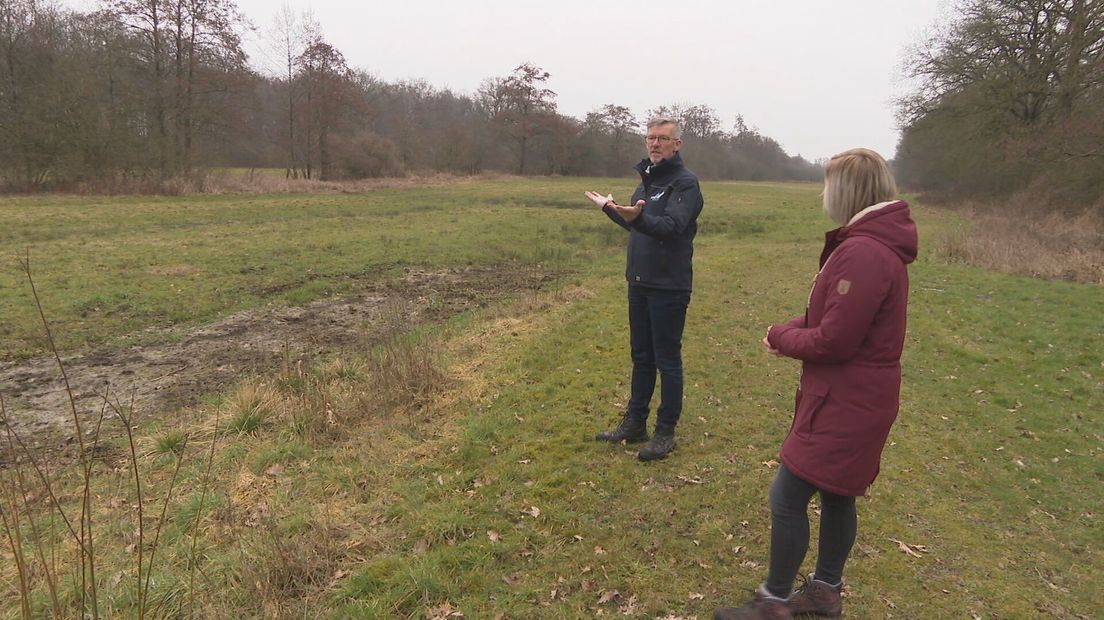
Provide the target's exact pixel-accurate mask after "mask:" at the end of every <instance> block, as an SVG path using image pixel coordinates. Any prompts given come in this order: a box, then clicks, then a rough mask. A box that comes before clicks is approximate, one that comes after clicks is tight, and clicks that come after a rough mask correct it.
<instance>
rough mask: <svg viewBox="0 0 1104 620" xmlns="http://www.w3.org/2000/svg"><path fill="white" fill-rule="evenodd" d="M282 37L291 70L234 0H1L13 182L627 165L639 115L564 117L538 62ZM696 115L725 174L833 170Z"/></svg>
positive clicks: (293, 30)
mask: <svg viewBox="0 0 1104 620" xmlns="http://www.w3.org/2000/svg"><path fill="white" fill-rule="evenodd" d="M276 22H277V26H276V27H274V28H273V29H271V31H269V32H268V33H267V34H268V39H269V40H270V42H271V47H272V49H273V51H274V53H275V55H276V56H278V57H279V59H280V64H281V67H280V69H279V70H278V71H269V72H268V73H267V74H266V73H262V72H260V71H258V70H256V69H255V68H253V67H251V66H250V64H249V61H248V58H247V56H246V54H245V52H244V51H243V49H242V34H243V33H244V32H245V30H246V28H247V27H248V24H247V22H246V20H245V18H244V17H243V16H242V15H241V13H240V11H239V10H238V8H237V6H236V4H235V2H234V1H233V0H104V1H103V2H102V3H101V5H100V7H99V8H98V9H96V10H94V11H87V12H83V11H74V10H67V9H63V8H60V7H58V6H56V5H54V4H52V3H51V2H49V1H43V0H0V184H2V185H3V187H5V188H7V189H15V190H21V191H28V190H35V189H49V188H66V187H72V186H76V185H82V184H83V185H103V186H108V187H110V185H111V184H113V183H126V182H128V181H133V180H150V181H153V182H158V181H160V182H163V181H165V180H169V179H173V178H178V177H180V176H186V175H192V174H195V173H197V172H200V173H201V172H203V171H204V170H206V169H210V168H215V167H265V168H280V169H284V170H286V174H287V175H288V176H291V177H296V178H311V179H321V180H328V179H348V178H362V177H372V176H394V175H404V174H411V173H414V174H418V173H426V172H446V173H455V174H478V173H481V172H484V171H503V172H511V173H517V174H526V175H532V174H536V175H547V174H562V175H618V176H619V175H624V174H628V173H630V172H631V169H630V166H631V164H632V163H633V162H635V161H636V160H638V159H639V158H640V157H641V154H642V152H643V147H642V141H643V134H642V131H641V129H642V127H641V120H642V119H640V118H637V117H636V116H635V115H634V114H633V112H632V111H631V110H629V109H628V108H627V107H625V106H621V105H617V104H614V103H609V104H605V105H601V106H599V107H598V108H596V109H595V110H594V111H592V112H590V113H588V114H587V115H586V117H585V118H584V119H576V118H573V117H571V116H568V115H565V114H562V113H560V112H559V110H558V108H557V102H556V93H555V92H554V91H552V90H551V89H550V88H548V82H549V78H550V77H551V76H550V74H549V73H548V72H547V71H545V70H543V69H541V68H540V67H538V66H535V65H533V64H531V63H521V64H519V65H518V66H517V67H516V68H515V69H514V70H513V71H512V72H510V73H509V74H507V75H504V76H499V77H490V78H487V79H486V80H484V81H483V83H482V84H481V85H480V86H479V88H478V90H477V91H476V92H475V93H472V94H465V93H457V92H453V91H450V90H448V89H441V88H436V87H434V86H432V85H430V84H428V83H426V82H424V81H417V80H414V81H399V82H386V81H383V80H380V79H377V78H375V77H373V76H372V75H370V74H369V73H367V72H365V71H363V70H360V69H357V68H354V67H350V66H349V64H348V61H347V60H346V58H345V57H344V55H343V54H342V52H341V51H340V50H339V49H337V48H336V47H335V46H333V45H332V44H331V43H329V42H327V40H326V38H325V36H324V35H323V33H322V30H321V28H320V27H319V25H318V24H317V23H316V22H314V21H313V20H312V19H311V18H310V17H309V15H296V14H294V13H292V12H291V11H290V10H288V9H286V8H285V9H284V10H283V11H282V12H281V13H280V14H279V15H278V16H277V20H276ZM648 113H649V115H651V114H654V113H664V114H668V115H671V116H674V117H676V118H679V119H680V120H682V122H683V125H684V128H685V139H686V141H687V143H688V146H689V147H690V148H692V149H693V151H694V153H695V156H694V168H695V171H697V172H698V173H699V174H700V175H701V176H703V177H706V178H717V179H754V180H760V179H762V180H786V179H792V180H798V179H810V180H811V179H817V178H819V176H820V170H819V167H818V166H816V165H814V164H812V163H810V162H808V161H806V160H805V159H803V158H801V157H800V156H795V157H791V156H789V155H787V154H786V153H785V151H784V150H783V149H782V148H781V147H780V145H779V144H778V143H777V142H776V141H774V140H773V139H771V138H769V137H767V136H764V135H762V134H760V133H759V132H758V131H756V130H755V129H753V128H750V127H748V126H747V125H746V124H745V122H744V121H743V119H742V118H739V117H738V118H737V119H736V121H735V123H734V124H733V126H732V127H731V128H725V127H723V125H722V122H721V120H720V118H719V117H718V115H717V113H716V112H715V111H714V110H713V109H712V108H710V107H708V106H706V105H687V104H672V105H669V106H664V107H661V108H659V109H656V110H651V111H649V112H648Z"/></svg>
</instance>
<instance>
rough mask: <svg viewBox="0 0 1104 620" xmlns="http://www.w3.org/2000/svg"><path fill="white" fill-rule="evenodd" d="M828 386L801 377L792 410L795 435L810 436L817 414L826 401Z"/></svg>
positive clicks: (815, 380) (816, 380)
mask: <svg viewBox="0 0 1104 620" xmlns="http://www.w3.org/2000/svg"><path fill="white" fill-rule="evenodd" d="M828 391H829V385H828V384H827V383H825V382H823V381H820V380H818V379H813V378H808V377H802V378H801V387H800V388H798V393H797V402H796V406H795V408H794V425H793V429H794V432H795V433H798V434H800V435H811V434H812V432H813V422H814V421H815V420H816V417H817V414H818V413H820V410H821V409H822V408H823V407H824V401H826V400H828Z"/></svg>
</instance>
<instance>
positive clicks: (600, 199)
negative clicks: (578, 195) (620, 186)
mask: <svg viewBox="0 0 1104 620" xmlns="http://www.w3.org/2000/svg"><path fill="white" fill-rule="evenodd" d="M583 195H584V196H586V197H587V198H589V199H590V201H591V202H593V203H594V204H596V205H598V206H599V207H604V206H606V205H607V204H610V203H613V204H617V203H616V201H614V199H613V194H606V195H605V196H603V195H601V194H599V193H598V192H589V191H588V192H583Z"/></svg>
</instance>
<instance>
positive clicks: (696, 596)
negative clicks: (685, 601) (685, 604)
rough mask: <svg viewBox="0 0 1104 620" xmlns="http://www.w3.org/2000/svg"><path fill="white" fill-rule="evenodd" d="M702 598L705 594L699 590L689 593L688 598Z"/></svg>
mask: <svg viewBox="0 0 1104 620" xmlns="http://www.w3.org/2000/svg"><path fill="white" fill-rule="evenodd" d="M704 598H705V595H704V594H702V593H701V592H691V593H690V600H692V601H700V600H702V599H704Z"/></svg>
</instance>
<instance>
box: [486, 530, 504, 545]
mask: <svg viewBox="0 0 1104 620" xmlns="http://www.w3.org/2000/svg"><path fill="white" fill-rule="evenodd" d="M487 538H490V539H491V542H493V543H496V542H498V541H500V540H502V536H501V535H500V534H499V533H498V532H496V531H494V530H487Z"/></svg>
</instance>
